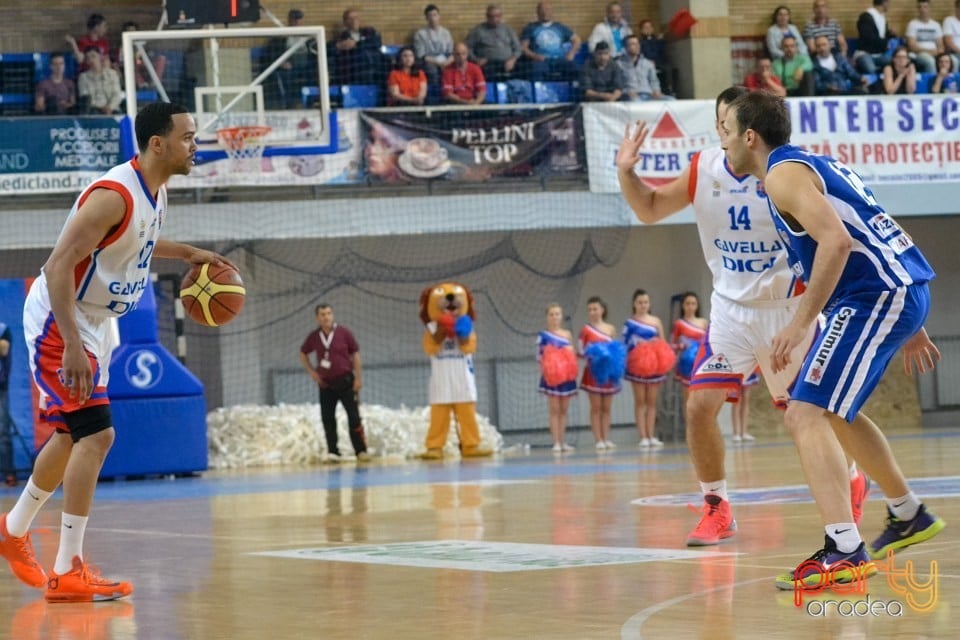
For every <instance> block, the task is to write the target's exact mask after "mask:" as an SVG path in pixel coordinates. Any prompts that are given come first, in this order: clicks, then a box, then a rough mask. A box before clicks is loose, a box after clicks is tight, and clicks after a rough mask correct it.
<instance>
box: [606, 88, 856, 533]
mask: <svg viewBox="0 0 960 640" xmlns="http://www.w3.org/2000/svg"><path fill="white" fill-rule="evenodd" d="M746 92H747V89H745V88H743V87H730V88H728V89H725V90H724V91H723V92H721V93H720V95H719V96H718V97H717V101H716V115H717V124H718V125H719V120H720V119H721V118H722V117H723V115H724V114H725V113H726V110H727V105H729V104H730V103H731V102H733V100H734V99H735V98H737V97H738V96H740V95H741V94H743V93H746ZM648 133H649V128H648V126H647V125H646V123H643V122H639V123H637V125H636V127H634V128H633V130H631V128H630V127H628V128H627V131H626V133H625V135H624V138H623V140H622V141H621V143H620V148H619V150H618V152H617V176H618V178H619V180H620V186H621V189H622V190H623V197H624V199H625V200H626V201H627V203H628V204H629V205H630V207H631V208H632V209H633V211H634V213H636V215H637V218H638V219H639V220H640V221H641V222H643V223H646V224H653V223H655V222H658V221H660V220H663V219H664V218H666V217H668V216H670V215H673V214H675V213H677V212H679V211H681V210H683V209H684V208H686V207H687V206H690V205H692V206H693V211H694V214H695V216H696V221H697V231H698V233H699V235H700V243H701V246H702V249H703V255H704V258H705V259H706V261H707V266H708V267H709V269H710V272H711V274H712V275H713V294H712V295H711V305H710V307H711V308H710V324H709V328H708V331H707V335H706V337H705V338H704V340H703V343H702V347H701V350H700V352H699V353H698V355H697V358H696V361H695V362H694V365H693V373H692V376H691V381H690V392H689V394H688V396H687V402H686V418H687V419H686V429H687V445H688V446H689V447H690V458H691V460H692V462H693V466H694V469H695V471H696V474H697V479H698V480H699V481H700V489H701V491H702V492H703V499H704V503H703V515H702V517H701V519H700V521H699V523H697V525H696V527H695V528H694V529H693V531H691V532H690V534H689V535H688V536H687V540H686V542H687V545H689V546H706V545H714V544H718V543H719V542H720V541H721V540H724V539H727V538H730V537H732V536H733V535H735V533H736V528H737V525H736V521H735V520H734V518H733V513H732V509H731V507H730V502H729V499H728V493H727V481H726V470H725V468H724V442H723V436H722V435H721V433H720V428H719V426H718V424H717V416H718V415H719V413H720V410H721V408H722V407H723V405H724V403H725V402H727V401H728V399H731V398H732V399H736V398H738V397H739V396H740V392H741V390H742V386H743V381H744V380H745V379H746V378H748V377H749V376H750V375H751V374H752V373H753V372H754V371H755V370H756V368H757V367H758V366H760V367H761V369H762V370H763V378H764V382H765V383H766V385H767V388H768V389H769V390H770V396H771V397H772V398H773V400H774V402H776V403H777V404H778V406H785V405H786V401H787V400H788V397H789V396H788V392H787V388H788V386H789V385H790V382H791V381H792V380H793V378H794V377H795V376H796V373H797V371H796V369H795V368H794V369H791V368H790V367H788V368H787V369H786V370H784V371H781V372H779V373H774V372H773V371H772V370H771V369H770V367H769V364H768V363H769V354H768V352H767V347H768V345H769V344H770V341H771V340H772V339H773V337H774V336H775V335H776V334H777V333H778V332H779V331H780V330H781V329H782V328H783V327H784V326H786V325H787V323H789V321H790V319H791V318H793V316H794V314H795V313H796V308H797V305H799V301H800V300H801V298H802V296H801V295H800V294H801V293H802V286H800V285H801V283H800V282H799V280H798V279H797V277H796V276H795V275H794V274H793V272H792V271H791V270H790V266H789V264H788V263H787V256H786V252H785V251H784V250H783V246H782V242H781V240H780V238H779V236H778V235H777V231H776V229H775V228H774V225H773V222H772V221H771V220H770V214H769V213H768V209H767V202H766V195H765V194H764V193H763V189H762V188H761V185H760V182H759V181H758V180H757V179H756V178H754V177H752V176H750V175H748V174H746V173H743V174H739V175H737V174H736V173H735V172H733V171H731V169H730V167H729V165H728V164H727V162H726V160H725V159H724V155H723V150H722V149H721V148H720V147H719V146H717V147H712V148H709V149H704V150H703V151H700V152H698V153H697V154H695V156H694V157H693V158H692V159H691V161H690V165H689V166H688V167H687V168H685V169H684V170H683V172H682V173H681V174H680V176H678V177H677V178H676V179H675V180H673V181H671V182H669V183H667V184H665V185H663V186H660V187H657V188H656V189H652V188H650V187H649V186H647V185H646V184H644V182H643V180H641V179H640V177H639V176H638V175H637V174H636V172H635V171H634V166H635V165H636V164H637V161H638V160H639V158H640V153H641V149H642V147H643V143H644V140H645V139H646V136H647V134H648ZM747 247H749V250H747V249H746V248H747ZM814 333H815V328H814V327H813V326H812V325H811V326H810V327H809V328H808V333H807V337H806V340H805V341H804V344H801V345H799V346H798V347H797V364H799V359H800V358H801V357H802V354H803V353H805V352H806V348H807V347H808V346H809V344H810V343H811V342H812V341H813V336H814ZM848 462H849V477H850V483H849V486H850V494H851V502H852V504H854V505H856V507H855V508H856V514H857V515H856V516H855V520H859V517H860V514H862V505H863V503H864V501H865V499H866V496H867V491H868V484H867V479H866V476H865V475H864V474H863V472H861V471H860V470H859V469H857V466H856V464H855V463H853V462H852V461H848Z"/></svg>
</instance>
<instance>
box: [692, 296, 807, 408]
mask: <svg viewBox="0 0 960 640" xmlns="http://www.w3.org/2000/svg"><path fill="white" fill-rule="evenodd" d="M801 299H802V296H795V297H793V298H789V299H787V300H771V301H767V302H758V303H753V304H750V305H744V304H740V303H738V302H734V301H733V300H729V299H727V298H724V297H723V296H720V295H718V294H717V293H714V294H713V295H712V296H711V298H710V325H709V326H708V327H707V337H706V338H705V339H704V341H703V345H702V346H701V348H700V352H699V353H698V354H697V360H696V362H695V363H694V365H693V377H692V378H691V381H690V388H691V389H696V388H701V389H708V388H722V389H727V399H728V400H730V401H731V402H736V401H737V400H738V399H739V398H740V390H741V389H742V388H743V383H744V380H746V379H747V378H749V377H750V374H751V373H753V371H754V369H756V368H757V367H760V371H761V372H762V373H763V379H764V382H766V384H767V389H769V390H770V396H771V397H772V398H773V401H774V403H775V404H777V405H782V406H785V405H786V402H787V400H789V399H790V394H789V392H788V390H789V388H790V386H791V385H792V384H793V382H794V380H796V378H797V374H798V373H799V371H800V367H801V365H802V364H803V359H804V356H805V355H806V354H807V352H808V351H809V350H810V345H811V344H812V343H813V339H814V337H815V336H816V334H817V327H816V324H814V325H811V327H810V330H809V331H808V333H807V336H806V338H805V339H804V341H803V342H802V343H800V344H799V345H798V346H797V347H796V349H794V351H793V352H792V353H791V355H790V364H789V365H787V368H786V369H784V370H783V371H780V372H779V373H773V372H772V371H771V369H770V343H771V342H772V341H773V337H774V336H775V335H777V334H778V333H780V331H781V330H782V329H783V328H784V327H786V326H787V325H788V324H789V323H790V321H791V320H793V317H794V316H795V315H796V313H797V309H798V308H799V306H800V300H801Z"/></svg>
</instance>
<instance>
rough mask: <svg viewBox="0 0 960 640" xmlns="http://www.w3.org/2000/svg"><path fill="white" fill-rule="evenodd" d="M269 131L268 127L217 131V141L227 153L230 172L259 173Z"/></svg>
mask: <svg viewBox="0 0 960 640" xmlns="http://www.w3.org/2000/svg"><path fill="white" fill-rule="evenodd" d="M270 131H271V128H270V127H267V126H263V125H252V126H244V127H226V128H224V129H217V141H218V142H219V143H220V146H221V147H223V150H224V151H226V152H227V158H228V159H229V160H230V170H231V171H241V172H249V171H259V170H260V158H261V157H262V156H263V148H264V139H265V138H266V137H267V134H269V133H270Z"/></svg>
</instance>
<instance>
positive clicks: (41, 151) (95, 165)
mask: <svg viewBox="0 0 960 640" xmlns="http://www.w3.org/2000/svg"><path fill="white" fill-rule="evenodd" d="M0 140H3V143H2V144H0V195H20V194H32V193H71V192H77V191H80V190H82V189H83V188H84V187H85V186H87V185H88V184H90V183H91V182H93V180H94V179H96V178H97V177H99V176H100V175H101V174H102V173H104V172H105V171H107V170H108V169H110V167H112V166H114V165H116V164H119V163H120V162H122V161H123V160H124V158H123V156H122V154H121V150H120V124H119V120H118V119H117V118H113V117H103V118H94V117H84V118H0Z"/></svg>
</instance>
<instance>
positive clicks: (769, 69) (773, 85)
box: [743, 56, 787, 98]
mask: <svg viewBox="0 0 960 640" xmlns="http://www.w3.org/2000/svg"><path fill="white" fill-rule="evenodd" d="M743 86H745V87H746V88H747V89H750V91H769V92H770V93H772V94H773V95H775V96H780V97H781V98H785V97H786V96H787V90H786V89H784V88H783V83H782V82H780V78H778V77H777V75H776V74H775V73H774V72H773V61H772V60H771V59H770V58H769V57H767V56H762V57H760V58H757V68H756V71H754V72H753V73H751V74H750V75H748V76H747V77H746V78H744V79H743Z"/></svg>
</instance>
